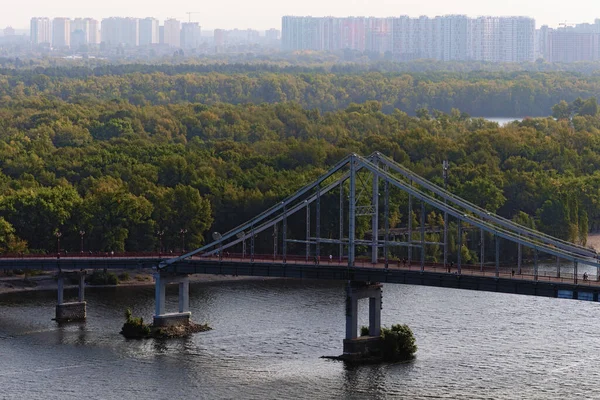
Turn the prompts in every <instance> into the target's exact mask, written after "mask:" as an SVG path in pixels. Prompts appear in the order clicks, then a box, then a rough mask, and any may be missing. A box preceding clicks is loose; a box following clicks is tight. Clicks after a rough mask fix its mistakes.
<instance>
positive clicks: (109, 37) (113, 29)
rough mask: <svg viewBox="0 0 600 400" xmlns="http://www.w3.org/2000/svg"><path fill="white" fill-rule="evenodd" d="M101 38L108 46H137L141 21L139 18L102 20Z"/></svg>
mask: <svg viewBox="0 0 600 400" xmlns="http://www.w3.org/2000/svg"><path fill="white" fill-rule="evenodd" d="M101 38H102V42H103V43H104V44H105V45H107V46H119V45H123V46H130V47H134V46H137V45H138V44H139V20H138V19H137V18H120V17H111V18H105V19H103V20H102V25H101Z"/></svg>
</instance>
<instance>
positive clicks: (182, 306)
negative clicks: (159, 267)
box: [154, 272, 192, 327]
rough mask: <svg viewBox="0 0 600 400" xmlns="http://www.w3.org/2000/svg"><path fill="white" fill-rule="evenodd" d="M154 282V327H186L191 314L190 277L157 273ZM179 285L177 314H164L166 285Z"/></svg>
mask: <svg viewBox="0 0 600 400" xmlns="http://www.w3.org/2000/svg"><path fill="white" fill-rule="evenodd" d="M154 280H155V314H154V326H163V327H165V326H175V325H187V324H189V322H190V317H191V316H192V313H191V312H190V311H189V309H190V277H189V276H188V275H167V274H164V273H160V272H157V273H155V274H154ZM172 283H177V284H179V312H176V313H166V312H165V292H166V288H167V285H168V284H172Z"/></svg>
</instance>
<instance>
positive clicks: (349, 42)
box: [281, 15, 535, 62]
mask: <svg viewBox="0 0 600 400" xmlns="http://www.w3.org/2000/svg"><path fill="white" fill-rule="evenodd" d="M534 28H535V21H534V20H533V19H531V18H524V17H506V18H505V17H481V18H476V19H471V18H468V17H466V16H464V15H448V16H442V17H435V18H428V17H425V16H422V17H419V18H410V17H408V16H401V17H395V18H373V17H369V18H366V17H348V18H333V17H324V18H313V17H291V16H286V17H283V19H282V33H281V38H282V39H281V41H282V48H283V49H284V50H287V51H295V50H316V51H338V50H344V49H350V50H356V51H361V52H362V51H369V52H375V53H388V52H391V53H392V54H393V56H394V58H395V59H396V60H400V61H408V60H414V59H422V58H430V59H436V60H445V61H451V60H482V61H494V62H520V61H532V60H533V58H534V54H533V51H534V30H535V29H534Z"/></svg>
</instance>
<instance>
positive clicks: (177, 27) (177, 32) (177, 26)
mask: <svg viewBox="0 0 600 400" xmlns="http://www.w3.org/2000/svg"><path fill="white" fill-rule="evenodd" d="M164 26H165V33H164V35H165V38H164V41H165V44H167V45H169V46H171V47H181V22H179V21H178V20H176V19H173V18H170V19H168V20H166V21H165V24H164Z"/></svg>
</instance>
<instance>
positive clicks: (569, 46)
mask: <svg viewBox="0 0 600 400" xmlns="http://www.w3.org/2000/svg"><path fill="white" fill-rule="evenodd" d="M536 45H537V46H536V54H537V56H538V57H540V58H544V59H545V60H546V61H549V62H565V63H568V62H577V61H600V19H596V21H595V22H594V23H593V24H577V25H575V26H573V25H570V26H569V25H566V24H562V26H561V27H559V28H558V29H552V28H548V27H547V26H542V27H541V28H540V29H538V30H537V31H536Z"/></svg>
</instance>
